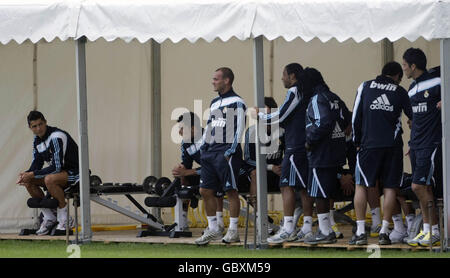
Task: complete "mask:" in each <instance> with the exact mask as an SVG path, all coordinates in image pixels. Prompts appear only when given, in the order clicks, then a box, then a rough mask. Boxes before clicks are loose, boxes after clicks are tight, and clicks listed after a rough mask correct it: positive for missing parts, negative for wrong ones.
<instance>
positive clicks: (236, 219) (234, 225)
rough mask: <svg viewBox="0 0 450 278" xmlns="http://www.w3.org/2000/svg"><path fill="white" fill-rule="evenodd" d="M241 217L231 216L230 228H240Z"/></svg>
mask: <svg viewBox="0 0 450 278" xmlns="http://www.w3.org/2000/svg"><path fill="white" fill-rule="evenodd" d="M238 222H239V217H230V226H229V227H228V230H237V228H238Z"/></svg>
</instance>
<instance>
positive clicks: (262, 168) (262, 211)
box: [253, 36, 268, 249]
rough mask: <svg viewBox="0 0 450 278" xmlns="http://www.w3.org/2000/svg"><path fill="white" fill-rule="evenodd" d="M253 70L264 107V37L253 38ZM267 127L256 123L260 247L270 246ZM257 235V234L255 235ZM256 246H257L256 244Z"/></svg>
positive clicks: (260, 104)
mask: <svg viewBox="0 0 450 278" xmlns="http://www.w3.org/2000/svg"><path fill="white" fill-rule="evenodd" d="M253 72H254V87H255V92H254V100H255V103H256V106H257V107H260V108H263V107H264V56H263V37H262V36H259V37H256V38H254V39H253ZM260 132H265V129H260V128H259V124H256V137H257V139H256V140H255V143H256V176H257V183H256V187H257V193H256V198H257V209H258V218H257V222H256V225H257V227H258V238H257V239H258V240H257V242H258V249H266V248H268V244H267V175H266V171H267V170H266V169H267V166H266V156H265V155H264V154H261V144H260V140H259V138H261V137H260V136H258V134H259V133H260ZM255 236H256V235H255ZM255 248H256V246H255Z"/></svg>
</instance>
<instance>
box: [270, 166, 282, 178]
mask: <svg viewBox="0 0 450 278" xmlns="http://www.w3.org/2000/svg"><path fill="white" fill-rule="evenodd" d="M272 172H274V173H275V174H276V175H277V176H281V165H273V166H272Z"/></svg>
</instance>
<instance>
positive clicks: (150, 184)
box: [142, 176, 158, 194]
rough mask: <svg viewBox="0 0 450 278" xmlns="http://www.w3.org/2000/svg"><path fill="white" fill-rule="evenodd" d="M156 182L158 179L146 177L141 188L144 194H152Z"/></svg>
mask: <svg viewBox="0 0 450 278" xmlns="http://www.w3.org/2000/svg"><path fill="white" fill-rule="evenodd" d="M157 181H158V179H157V178H156V177H154V176H148V177H146V178H145V179H144V182H143V183H142V187H143V189H144V192H146V193H148V194H153V193H154V190H155V184H156V182H157Z"/></svg>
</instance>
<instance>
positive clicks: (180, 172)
mask: <svg viewBox="0 0 450 278" xmlns="http://www.w3.org/2000/svg"><path fill="white" fill-rule="evenodd" d="M185 170H186V168H185V167H184V165H183V164H178V165H177V166H175V167H174V168H173V169H172V175H173V176H174V177H177V178H178V177H183V176H184V172H185Z"/></svg>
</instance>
